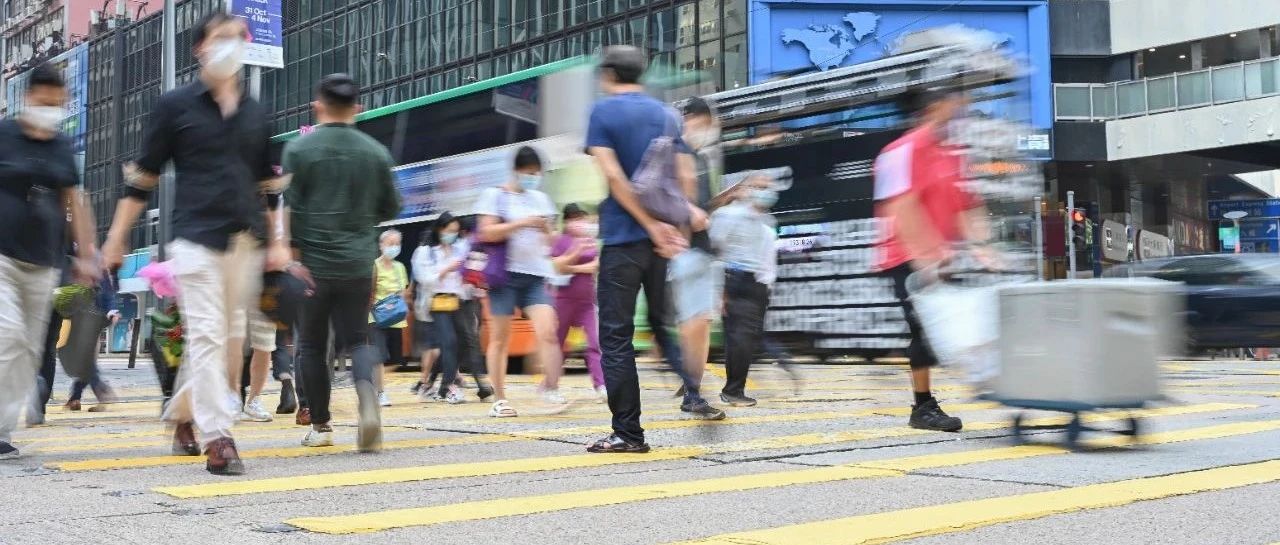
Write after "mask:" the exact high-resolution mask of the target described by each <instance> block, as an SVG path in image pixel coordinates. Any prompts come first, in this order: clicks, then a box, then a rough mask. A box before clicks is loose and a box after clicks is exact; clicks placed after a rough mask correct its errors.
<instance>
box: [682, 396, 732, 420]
mask: <svg viewBox="0 0 1280 545" xmlns="http://www.w3.org/2000/svg"><path fill="white" fill-rule="evenodd" d="M680 410H681V411H684V412H686V413H689V416H691V417H693V419H694V420H724V418H725V414H724V411H722V410H720V409H717V408H715V407H712V406H711V404H710V403H707V400H705V399H699V400H697V401H694V402H692V403H685V404H683V405H681V406H680Z"/></svg>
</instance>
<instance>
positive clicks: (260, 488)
mask: <svg viewBox="0 0 1280 545" xmlns="http://www.w3.org/2000/svg"><path fill="white" fill-rule="evenodd" d="M1245 407H1250V406H1248V405H1226V404H1212V405H1204V406H1189V407H1176V408H1169V409H1153V410H1152V411H1149V414H1148V415H1147V416H1171V415H1177V414H1188V412H1213V411H1219V410H1228V409H1235V408H1245ZM1127 417H1128V415H1127V414H1124V413H1111V414H1099V415H1096V418H1095V421H1104V420H1108V419H1112V420H1114V419H1121V418H1127ZM1063 422H1065V419H1063V418H1061V417H1053V418H1042V419H1034V420H1029V421H1026V425H1028V426H1039V425H1053V424H1061V423H1063ZM1008 425H1009V423H1008V422H1007V421H1006V422H978V423H975V424H973V425H972V427H973V428H974V429H987V430H990V429H1001V428H1005V427H1008ZM934 433H938V432H931V431H926V430H917V429H913V428H907V427H893V428H875V429H864V430H851V431H846V432H838V433H810V434H800V435H790V436H780V437H768V438H763V439H754V440H748V441H738V442H731V443H725V444H719V445H714V446H712V447H708V448H701V449H696V450H691V449H689V448H683V449H681V448H677V449H658V450H657V451H655V453H656V455H657V456H663V457H661V458H655V459H650V458H647V457H643V456H641V457H635V458H624V457H613V456H595V457H588V458H587V459H585V460H581V461H579V456H576V455H575V456H552V457H547V458H526V459H515V460H502V461H498V462H483V463H479V464H454V465H450V466H425V467H408V468H399V469H394V470H373V471H356V472H346V473H334V474H322V475H315V476H314V478H308V479H307V480H303V479H302V478H295V477H285V478H280V479H262V480H256V481H255V480H249V481H239V482H233V483H217V484H214V485H191V486H180V487H166V488H163V489H156V490H157V491H158V492H163V493H165V494H170V495H173V496H176V497H180V498H197V497H211V496H228V495H238V494H255V493H263V492H285V491H294V490H303V489H312V488H328V487H331V486H354V485H367V484H388V483H397V482H413V481H420V480H428V479H443V478H454V477H465V476H470V474H471V472H473V471H475V470H474V469H472V467H473V466H477V465H479V466H483V467H485V468H486V469H485V471H486V472H488V471H491V469H490V466H492V465H495V464H496V465H497V466H500V467H501V468H503V469H502V471H501V473H502V474H512V473H525V472H530V471H543V469H538V468H540V467H543V466H544V465H546V464H548V463H550V464H553V465H554V464H561V463H565V462H560V461H559V460H570V461H571V463H575V464H583V463H589V464H590V466H593V467H594V466H603V465H613V464H620V463H639V462H649V461H655V460H669V459H672V458H670V457H666V456H667V455H666V454H665V453H668V452H671V451H673V450H674V451H681V452H691V454H686V455H685V456H682V457H685V458H687V457H693V456H698V455H702V454H715V453H730V452H744V451H754V450H770V449H783V448H795V447H802V446H815V445H826V444H833V443H846V442H853V441H866V440H872V439H887V438H894V437H905V436H912V435H927V434H934ZM335 448H336V447H335ZM549 460H550V462H549ZM576 467H585V466H576ZM442 468H447V469H442ZM485 474H487V475H493V474H497V473H491V472H489V473H485ZM335 483H341V484H335Z"/></svg>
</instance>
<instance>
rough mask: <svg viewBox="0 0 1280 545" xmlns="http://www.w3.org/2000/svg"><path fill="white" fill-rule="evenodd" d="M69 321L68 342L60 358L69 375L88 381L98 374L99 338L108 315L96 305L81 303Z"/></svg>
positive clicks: (59, 355) (60, 351) (63, 347)
mask: <svg viewBox="0 0 1280 545" xmlns="http://www.w3.org/2000/svg"><path fill="white" fill-rule="evenodd" d="M67 322H68V323H69V324H70V325H71V327H70V330H69V331H68V332H67V341H66V343H65V344H64V345H63V346H62V348H60V349H59V350H58V360H59V361H61V362H62V369H63V370H65V371H66V372H67V375H69V376H72V377H75V378H77V379H80V380H84V381H88V380H89V379H91V378H93V377H94V376H95V375H96V374H97V373H96V372H95V369H96V368H97V366H98V339H99V337H100V336H101V335H102V331H103V329H104V328H106V327H107V316H106V314H104V313H103V312H102V311H101V310H99V309H98V308H97V307H95V306H94V305H81V306H79V307H78V308H76V309H75V310H74V311H73V312H72V314H71V316H70V317H68V319H67Z"/></svg>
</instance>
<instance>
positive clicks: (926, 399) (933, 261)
mask: <svg viewBox="0 0 1280 545" xmlns="http://www.w3.org/2000/svg"><path fill="white" fill-rule="evenodd" d="M899 102H900V107H901V109H902V111H903V112H904V113H906V114H909V115H914V116H915V125H914V127H913V128H912V129H911V130H910V131H908V132H907V133H906V134H904V135H902V137H900V138H898V139H897V140H895V141H893V142H892V143H890V144H889V145H888V146H886V147H885V148H884V150H882V151H881V152H880V156H879V157H877V158H876V163H875V200H876V217H877V218H879V219H880V231H881V233H880V234H881V236H880V244H879V259H878V261H879V263H878V267H877V268H878V269H879V270H880V271H882V272H883V273H884V274H887V275H888V276H891V277H892V278H893V280H894V294H895V295H896V296H897V298H898V300H899V301H900V302H901V303H902V306H903V312H904V314H905V315H906V321H907V327H908V329H909V330H910V332H911V345H910V346H909V347H908V348H907V356H908V358H909V359H910V361H911V385H912V390H913V391H914V392H915V405H914V406H913V407H912V411H911V420H910V425H911V427H913V428H919V429H927V430H937V431H959V430H960V428H961V427H962V426H963V423H962V422H961V421H960V419H959V418H956V417H954V416H948V415H947V413H945V412H943V411H942V408H941V407H939V406H938V401H937V400H936V399H934V397H933V394H932V392H931V390H930V384H929V369H930V368H931V367H933V366H934V365H937V363H938V360H937V359H936V358H935V357H934V355H933V352H932V351H931V350H930V349H929V347H928V345H927V344H926V343H925V342H924V338H923V337H924V332H923V330H922V328H921V326H920V320H919V319H918V318H917V316H916V313H915V310H914V309H913V308H912V306H911V302H910V301H909V300H908V294H907V288H906V280H907V277H908V276H910V275H911V273H912V272H914V271H919V270H932V268H933V267H936V266H938V265H940V264H942V263H943V262H944V261H946V260H947V259H948V258H949V256H950V253H951V249H952V245H953V244H954V243H956V242H959V241H965V240H968V241H977V242H980V241H985V240H986V238H987V237H986V235H985V233H986V232H987V229H986V217H985V211H984V210H983V207H982V202H981V201H980V200H978V199H976V198H974V197H973V196H972V195H970V194H969V193H968V192H967V191H965V189H964V187H962V186H961V180H962V178H961V173H962V170H961V168H962V161H961V156H960V150H959V149H958V148H956V147H954V146H949V145H947V144H946V139H947V128H948V125H949V124H950V122H951V120H953V119H955V118H956V117H957V116H958V115H960V114H961V113H962V112H963V111H964V109H965V108H966V106H967V101H966V100H965V97H964V95H963V93H960V92H948V91H936V90H935V91H910V92H907V93H904V95H903V96H902V98H901V99H900V101H899Z"/></svg>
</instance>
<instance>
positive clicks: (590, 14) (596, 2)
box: [586, 0, 605, 21]
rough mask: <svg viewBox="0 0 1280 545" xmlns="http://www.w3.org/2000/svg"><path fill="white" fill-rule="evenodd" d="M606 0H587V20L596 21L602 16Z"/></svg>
mask: <svg viewBox="0 0 1280 545" xmlns="http://www.w3.org/2000/svg"><path fill="white" fill-rule="evenodd" d="M604 1H605V0H586V2H587V20H588V21H594V20H596V19H599V18H600V17H602V15H603V14H602V13H601V11H602V8H603V3H604Z"/></svg>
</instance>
